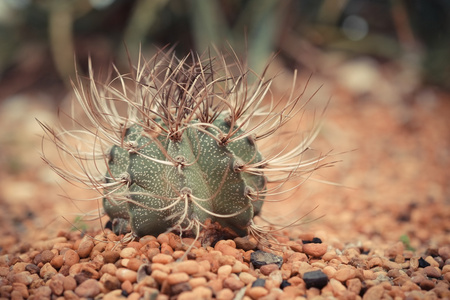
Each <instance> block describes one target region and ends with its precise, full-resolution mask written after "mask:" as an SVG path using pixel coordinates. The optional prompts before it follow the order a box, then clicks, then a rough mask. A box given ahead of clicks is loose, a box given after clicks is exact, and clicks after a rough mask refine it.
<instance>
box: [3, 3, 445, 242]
mask: <svg viewBox="0 0 450 300" xmlns="http://www.w3.org/2000/svg"><path fill="white" fill-rule="evenodd" d="M166 45H169V46H174V47H175V51H176V53H177V54H178V55H179V56H180V57H181V56H184V55H186V54H188V53H190V51H191V50H194V51H196V52H199V53H203V52H204V51H207V50H208V47H210V46H211V45H215V46H216V47H217V48H219V49H222V48H223V47H229V46H231V47H232V48H233V49H234V50H235V51H236V53H238V55H239V56H242V58H243V59H245V58H246V60H247V62H248V65H249V67H250V68H251V69H253V70H255V71H256V72H260V71H261V70H263V69H264V67H265V66H266V63H267V60H268V59H269V58H270V57H271V55H273V54H275V53H276V54H277V56H276V58H275V59H274V60H273V62H272V68H271V69H272V70H273V74H283V75H280V76H279V80H278V81H277V84H276V85H275V89H277V88H279V89H280V90H281V91H282V90H283V89H284V88H285V87H286V79H291V78H292V74H293V71H294V70H295V69H296V70H298V71H299V85H298V86H299V89H300V90H301V89H303V88H304V87H305V83H306V82H308V88H307V90H308V93H309V94H313V93H314V92H315V91H317V89H319V88H320V93H319V95H318V96H319V97H318V98H319V99H318V100H317V101H318V102H319V103H322V104H323V103H326V102H327V101H328V100H329V99H331V102H330V105H329V107H328V113H327V119H326V122H325V123H324V127H323V130H322V134H321V136H320V138H319V140H318V145H319V147H320V146H323V147H322V148H321V149H324V151H326V150H328V149H330V147H331V148H333V149H335V150H336V152H338V153H339V152H346V153H345V154H343V155H342V156H340V157H339V158H338V159H339V160H342V162H341V163H340V164H338V165H337V166H336V167H335V168H333V169H330V170H331V171H327V172H328V173H324V174H325V175H324V176H325V179H327V180H333V181H335V182H338V183H339V184H340V185H342V186H343V187H340V188H339V187H338V188H336V187H329V186H326V187H323V185H322V186H319V187H317V188H313V189H312V190H311V191H309V195H310V198H311V199H312V200H311V203H312V204H311V205H310V207H313V206H315V205H317V204H318V205H319V209H318V213H317V215H322V214H325V215H328V216H329V217H328V218H327V217H325V218H323V219H321V220H317V221H316V222H313V223H312V224H313V225H308V226H312V227H306V229H304V230H311V231H316V232H321V233H318V234H319V235H320V234H321V235H322V236H323V237H329V238H331V237H332V238H335V240H336V243H338V242H339V241H353V240H355V239H360V240H361V239H362V240H368V241H372V242H373V241H375V240H376V238H379V240H380V241H385V240H389V241H396V240H399V238H400V237H403V238H405V237H406V238H407V239H408V243H411V245H412V246H415V247H419V246H420V245H423V244H424V243H431V242H430V239H437V240H432V241H433V243H442V242H450V241H448V237H446V235H448V233H449V232H450V224H449V220H450V217H449V216H450V211H449V201H450V200H449V197H450V188H449V186H450V175H449V172H448V170H449V167H450V162H449V157H450V155H449V151H450V147H449V143H450V134H449V128H450V122H449V121H448V119H450V114H449V112H450V110H449V102H450V99H449V94H448V93H449V88H450V1H448V0H371V1H368V0H290V1H289V0H286V1H277V0H245V1H238V0H187V1H182V0H64V1H61V0H0V126H1V128H2V130H1V131H0V206H1V211H2V214H4V216H2V217H1V218H0V225H1V228H5V229H4V230H3V231H2V235H4V238H3V240H2V241H1V242H0V247H1V248H0V250H1V249H2V248H3V249H6V248H8V247H9V246H10V245H12V244H14V243H15V242H16V241H18V240H22V239H23V237H24V236H27V235H28V234H29V233H30V229H29V227H31V228H45V229H49V228H50V227H52V228H54V227H55V226H53V225H51V224H55V223H54V222H56V221H55V220H56V219H60V216H61V215H66V214H67V213H68V212H72V211H73V208H72V209H68V208H67V203H68V202H69V201H68V200H67V199H64V197H62V198H61V197H58V196H57V194H58V193H61V189H60V187H59V186H58V185H64V183H61V182H60V183H58V184H55V182H56V181H57V179H56V176H55V175H54V174H53V173H52V172H51V171H50V170H49V168H48V167H46V166H45V165H44V164H43V162H42V161H41V160H40V158H39V152H40V151H41V149H40V147H41V137H42V134H43V133H42V130H41V128H40V127H39V125H38V124H37V122H36V120H35V118H37V119H39V120H41V121H44V122H46V123H49V124H54V123H56V122H57V112H58V108H60V107H62V108H64V107H66V108H67V107H68V104H67V103H69V102H70V100H71V99H72V94H71V83H70V80H71V79H73V78H74V77H75V74H76V72H78V73H79V74H81V75H82V74H84V73H86V71H87V62H88V58H89V57H91V58H92V61H93V65H94V69H95V70H98V72H99V73H101V72H106V71H107V70H108V69H109V68H110V65H111V63H112V62H113V63H115V64H116V65H117V66H118V68H119V69H120V70H123V71H124V72H126V71H128V70H129V57H130V58H131V60H132V61H137V57H138V53H139V51H140V49H141V52H142V54H143V55H144V56H145V57H151V55H152V53H154V52H155V51H157V49H159V48H161V47H164V46H166ZM311 76H312V77H311ZM310 77H311V79H310V80H309V81H308V78H310ZM288 82H290V81H288ZM352 150H355V151H352ZM55 155H56V154H55ZM66 188H67V187H66ZM308 201H309V200H308ZM69 204H71V205H72V203H69ZM307 206H308V205H307ZM308 209H309V208H306V209H305V211H308ZM47 212H48V213H47ZM317 215H316V217H317ZM42 216H45V218H43V217H42ZM49 216H54V218H53V217H49ZM67 219H70V221H71V222H72V221H73V217H68V218H67ZM367 220H371V221H372V222H368V221H367ZM66 223H68V222H66ZM424 224H426V226H425V225H424ZM66 225H68V224H66ZM80 226H81V225H80ZM69 227H70V226H69ZM57 228H59V227H57ZM394 229H395V230H394ZM434 231H436V232H434ZM44 232H45V230H44ZM344 233H345V234H344Z"/></svg>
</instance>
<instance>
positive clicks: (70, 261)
mask: <svg viewBox="0 0 450 300" xmlns="http://www.w3.org/2000/svg"><path fill="white" fill-rule="evenodd" d="M63 257H64V264H65V265H67V266H69V267H71V266H73V265H74V264H77V263H78V262H79V261H80V256H79V255H78V253H77V252H75V251H74V250H72V249H69V250H67V251H66V252H65V253H64V256H63Z"/></svg>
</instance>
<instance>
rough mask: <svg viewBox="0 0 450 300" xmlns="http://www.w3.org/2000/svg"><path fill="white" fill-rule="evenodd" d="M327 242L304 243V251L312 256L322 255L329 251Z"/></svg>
mask: <svg viewBox="0 0 450 300" xmlns="http://www.w3.org/2000/svg"><path fill="white" fill-rule="evenodd" d="M327 248H328V246H327V245H326V244H323V243H321V244H316V243H309V244H304V245H303V252H304V253H306V254H308V255H309V256H312V257H322V256H323V255H324V254H325V253H326V252H327Z"/></svg>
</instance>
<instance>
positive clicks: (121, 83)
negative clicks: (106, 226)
mask: <svg viewBox="0 0 450 300" xmlns="http://www.w3.org/2000/svg"><path fill="white" fill-rule="evenodd" d="M232 68H236V69H237V70H238V72H237V74H234V73H233V71H232ZM115 72H116V75H115V78H114V79H113V80H111V81H110V82H109V83H107V84H105V85H102V84H99V83H98V82H97V81H96V80H95V79H94V74H93V71H92V65H91V63H90V64H89V77H88V80H87V82H84V81H83V80H82V78H81V77H78V78H77V84H76V85H74V89H75V95H76V97H77V100H78V102H79V103H80V104H81V107H82V108H83V111H84V113H85V114H86V116H87V121H86V123H82V122H81V121H76V122H77V123H79V124H78V125H79V126H81V127H82V129H83V130H81V131H80V130H66V129H63V128H61V129H60V130H53V129H51V128H50V127H49V126H47V125H43V127H44V129H45V130H46V132H47V133H48V136H49V137H50V139H51V140H53V142H54V143H55V144H56V145H57V147H58V148H59V149H60V150H62V151H63V152H65V153H67V154H69V156H70V157H72V158H73V159H74V160H75V162H76V164H75V166H76V167H77V168H78V170H74V169H73V168H71V167H66V168H61V167H58V166H57V165H56V164H54V163H52V162H51V161H50V160H49V159H47V158H46V157H44V160H45V161H47V162H48V163H49V164H50V165H51V166H52V167H53V168H54V169H55V170H56V172H57V173H59V174H60V175H61V176H62V177H64V178H66V179H68V180H71V181H75V182H78V183H81V184H82V185H85V186H87V187H88V188H92V189H95V190H98V191H99V193H100V194H99V196H98V199H101V200H102V203H103V210H104V213H106V214H107V215H108V216H109V218H110V219H111V220H112V221H113V228H114V229H115V231H117V232H120V231H123V228H129V229H130V230H131V232H132V234H133V235H134V236H144V235H149V234H151V235H157V234H160V233H163V232H166V231H171V230H174V231H178V232H194V233H197V234H198V233H199V232H200V231H201V229H202V228H204V227H205V224H207V223H208V222H209V223H210V224H211V223H214V224H219V225H220V227H221V228H223V229H224V230H225V231H226V232H227V233H228V234H230V235H233V236H245V235H248V234H255V235H257V236H259V235H260V234H262V233H265V232H266V231H265V229H264V227H261V226H258V225H256V224H255V222H254V221H253V219H254V217H255V216H257V215H260V213H261V208H262V205H263V203H264V202H265V201H276V198H274V197H276V195H279V194H280V192H279V191H278V190H279V189H281V188H282V187H283V185H284V183H285V182H287V181H288V180H291V179H299V178H304V177H305V176H309V174H310V173H311V172H313V171H314V170H316V169H317V168H319V167H322V166H326V165H328V164H327V163H323V162H322V161H323V160H324V159H325V157H326V155H319V156H317V157H314V158H312V159H308V160H304V159H303V157H304V154H305V152H307V151H308V150H309V145H310V143H311V142H312V141H313V139H314V137H315V136H316V134H317V130H314V131H311V132H310V134H309V136H308V137H307V138H306V139H305V140H304V141H303V142H301V143H299V144H298V145H296V146H295V147H291V148H292V149H289V150H287V147H286V148H282V150H281V151H279V152H275V151H273V150H271V149H270V147H267V149H266V150H267V151H266V152H264V151H262V150H264V149H260V148H262V147H260V145H259V144H260V143H261V142H260V141H261V140H264V139H266V138H268V137H270V136H271V135H273V134H274V133H276V132H278V131H279V129H280V128H282V127H283V125H285V124H286V122H287V121H289V120H290V119H292V118H294V117H295V116H296V115H297V114H298V113H299V112H300V111H302V109H303V106H302V105H300V103H301V101H300V99H301V96H302V95H299V96H293V94H294V93H293V90H294V87H293V90H292V91H291V93H290V96H289V98H288V99H286V100H280V101H278V102H274V101H270V99H269V100H267V99H266V98H269V97H268V96H269V95H270V92H269V91H270V86H271V83H272V80H265V79H264V75H265V74H263V75H262V76H260V77H258V76H255V77H254V78H256V80H255V82H254V83H253V84H251V85H250V84H249V81H250V79H249V77H250V74H251V72H249V71H248V70H246V69H245V67H244V65H243V64H241V63H240V62H239V60H238V59H237V58H236V57H235V56H234V62H233V64H231V65H230V64H228V63H227V62H226V57H225V56H224V55H219V56H218V57H217V58H210V57H208V58H207V59H202V58H201V57H200V56H194V55H190V56H187V57H185V58H184V59H181V60H179V59H177V58H176V57H175V55H173V54H171V53H163V52H162V51H161V52H158V53H157V54H156V55H155V56H154V57H153V58H152V59H150V60H149V61H145V60H144V59H142V58H141V60H140V61H139V62H138V65H137V67H136V68H135V69H134V71H133V72H132V73H130V74H120V73H119V72H118V71H117V70H116V69H115ZM294 81H295V78H294ZM281 106H283V107H281ZM74 120H79V118H78V117H77V118H75V117H74ZM89 123H90V124H89ZM89 125H91V126H89ZM80 132H81V133H80ZM73 139H75V140H77V139H78V140H79V141H80V142H81V143H82V144H83V145H84V146H82V148H86V149H78V148H76V147H73ZM87 140H90V141H91V143H90V144H86V141H87ZM80 171H81V172H80Z"/></svg>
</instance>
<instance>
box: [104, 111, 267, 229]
mask: <svg viewBox="0 0 450 300" xmlns="http://www.w3.org/2000/svg"><path fill="white" fill-rule="evenodd" d="M154 121H155V122H158V121H157V120H154ZM196 123H199V122H198V120H193V121H191V122H190V124H189V125H193V126H188V125H185V127H184V129H183V131H182V134H181V136H179V137H178V138H176V139H169V138H167V136H165V135H161V134H159V135H157V136H155V134H147V133H146V132H145V130H144V128H143V127H141V126H140V125H139V124H135V125H133V126H132V127H130V128H129V129H128V130H127V133H126V135H125V138H124V144H125V145H127V146H123V147H122V148H121V147H120V146H113V147H112V149H111V151H110V154H109V156H110V160H109V163H108V166H109V167H108V172H107V174H106V178H108V179H107V180H108V181H112V180H114V178H128V182H127V185H124V186H122V187H121V188H120V189H118V190H117V191H110V190H109V191H108V190H107V193H106V197H105V198H104V200H103V204H104V209H105V211H106V213H107V214H108V216H109V217H110V218H111V219H116V218H121V219H126V220H129V222H130V225H131V228H132V231H133V232H134V233H135V234H136V235H138V236H143V235H147V234H153V235H156V234H159V233H162V232H164V231H166V230H168V229H176V227H177V226H178V227H180V229H184V228H188V227H189V225H190V222H191V220H198V221H199V222H200V223H205V221H206V220H207V219H210V220H211V221H212V222H218V223H219V224H220V225H222V226H223V227H224V228H228V229H231V230H232V231H233V232H235V233H236V234H237V235H246V234H247V228H248V226H249V224H250V222H251V220H252V219H253V217H254V216H255V214H257V213H258V212H259V211H260V208H261V205H262V199H252V195H253V194H254V192H253V193H250V191H255V190H256V191H260V192H262V191H263V190H264V189H265V186H266V184H265V182H266V180H265V177H264V175H263V173H262V172H261V173H260V174H249V173H246V172H243V171H242V170H241V169H240V167H242V166H243V165H245V164H246V163H258V162H260V161H261V160H262V155H261V153H259V152H258V150H257V148H256V145H255V144H254V143H253V141H252V140H251V138H249V137H244V138H242V139H238V140H237V141H234V142H230V143H225V144H220V143H218V142H217V140H218V139H219V135H221V134H222V135H223V134H226V133H228V132H229V131H230V130H231V128H230V124H229V122H227V121H226V120H225V115H224V114H221V115H220V116H218V118H217V119H216V120H214V122H212V123H211V126H205V125H196ZM160 125H161V126H162V125H163V124H160ZM234 129H236V128H234ZM241 134H243V132H242V130H239V129H238V130H237V132H236V133H235V134H234V135H235V136H239V135H241ZM211 135H213V136H214V137H215V138H214V137H212V136H211ZM125 148H128V149H125ZM125 198H129V199H131V201H123V202H120V201H116V200H115V199H125Z"/></svg>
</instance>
